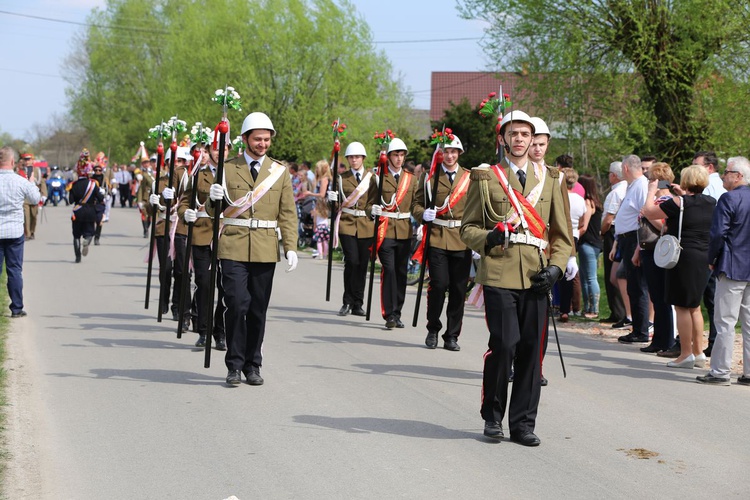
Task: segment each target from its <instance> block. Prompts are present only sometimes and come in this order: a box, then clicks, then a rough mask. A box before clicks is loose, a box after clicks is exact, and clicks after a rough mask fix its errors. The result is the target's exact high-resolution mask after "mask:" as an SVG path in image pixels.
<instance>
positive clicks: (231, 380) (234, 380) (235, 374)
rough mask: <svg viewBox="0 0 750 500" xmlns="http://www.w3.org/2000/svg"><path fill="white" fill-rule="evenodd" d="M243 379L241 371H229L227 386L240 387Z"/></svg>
mask: <svg viewBox="0 0 750 500" xmlns="http://www.w3.org/2000/svg"><path fill="white" fill-rule="evenodd" d="M240 382H242V377H241V376H240V371H239V370H229V373H228V374H227V384H229V385H240Z"/></svg>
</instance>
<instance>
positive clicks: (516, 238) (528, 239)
mask: <svg viewBox="0 0 750 500" xmlns="http://www.w3.org/2000/svg"><path fill="white" fill-rule="evenodd" d="M508 239H510V242H511V243H524V244H526V245H531V246H533V247H537V248H541V249H542V250H544V249H545V248H547V242H546V241H545V240H543V239H541V238H537V237H536V236H532V235H530V234H528V233H524V234H517V233H513V234H511V235H510V236H509V238H508Z"/></svg>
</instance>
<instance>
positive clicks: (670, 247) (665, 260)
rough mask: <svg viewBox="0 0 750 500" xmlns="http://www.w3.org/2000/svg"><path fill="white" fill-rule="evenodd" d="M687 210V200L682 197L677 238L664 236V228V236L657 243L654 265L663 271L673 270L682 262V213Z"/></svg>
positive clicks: (668, 235)
mask: <svg viewBox="0 0 750 500" xmlns="http://www.w3.org/2000/svg"><path fill="white" fill-rule="evenodd" d="M684 209H685V200H683V199H682V196H680V222H679V225H678V228H677V238H675V237H674V236H672V235H670V234H663V233H664V227H665V226H662V235H661V237H660V238H659V241H657V242H656V247H654V263H655V264H656V265H657V266H659V267H661V268H663V269H672V268H673V267H674V266H676V265H677V262H679V260H680V251H681V250H682V247H681V246H680V240H681V239H682V212H683V211H684Z"/></svg>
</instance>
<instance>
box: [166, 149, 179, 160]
mask: <svg viewBox="0 0 750 500" xmlns="http://www.w3.org/2000/svg"><path fill="white" fill-rule="evenodd" d="M165 149H166V150H167V151H166V152H165V153H164V163H166V162H168V161H169V160H170V159H171V158H172V148H165ZM175 158H177V156H175Z"/></svg>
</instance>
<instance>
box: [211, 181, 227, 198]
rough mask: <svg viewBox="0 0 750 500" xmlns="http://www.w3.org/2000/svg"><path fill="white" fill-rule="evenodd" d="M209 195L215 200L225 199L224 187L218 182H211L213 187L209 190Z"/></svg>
mask: <svg viewBox="0 0 750 500" xmlns="http://www.w3.org/2000/svg"><path fill="white" fill-rule="evenodd" d="M208 196H209V197H210V198H211V199H212V200H213V201H221V200H223V199H224V187H223V186H220V185H218V184H211V188H210V189H209V191H208Z"/></svg>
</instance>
